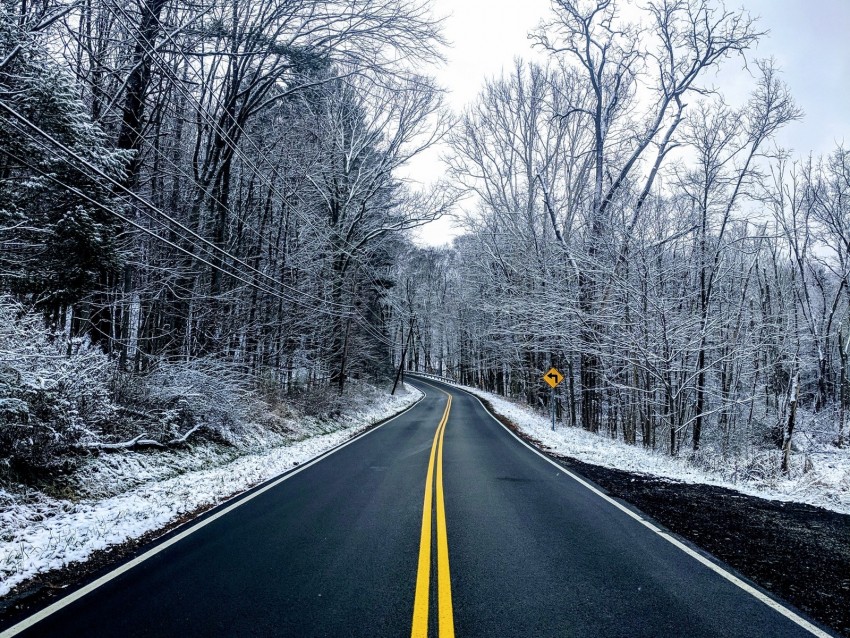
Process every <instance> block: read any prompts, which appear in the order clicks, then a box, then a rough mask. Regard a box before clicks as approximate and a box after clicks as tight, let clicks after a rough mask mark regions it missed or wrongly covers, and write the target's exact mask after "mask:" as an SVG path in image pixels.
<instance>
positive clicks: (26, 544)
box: [0, 386, 422, 596]
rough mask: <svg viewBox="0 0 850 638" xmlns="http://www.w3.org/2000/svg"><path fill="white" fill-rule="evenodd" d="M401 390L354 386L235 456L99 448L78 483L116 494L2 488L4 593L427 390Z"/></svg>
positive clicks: (266, 475) (339, 438) (236, 487)
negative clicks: (317, 414)
mask: <svg viewBox="0 0 850 638" xmlns="http://www.w3.org/2000/svg"><path fill="white" fill-rule="evenodd" d="M405 390H406V391H404V390H403V391H402V392H400V393H398V394H397V395H396V396H389V395H388V394H387V393H386V392H382V393H378V392H374V391H373V392H361V393H359V394H354V395H352V401H351V402H350V403H349V409H348V410H347V411H346V413H344V414H341V415H340V416H338V417H335V418H333V419H332V420H327V419H326V420H323V421H320V420H318V419H316V418H314V417H306V418H294V420H293V421H292V422H291V429H292V431H293V432H295V433H296V434H298V435H300V437H303V438H300V437H299V438H300V440H295V441H291V440H290V441H288V442H287V443H286V444H281V443H282V439H280V438H279V437H275V436H270V437H269V439H268V440H267V442H268V443H271V444H270V445H264V442H263V440H261V439H258V438H257V437H256V436H255V438H254V440H253V441H252V442H251V445H250V448H248V450H249V451H248V452H247V453H246V452H245V451H243V452H242V453H241V455H239V456H237V455H236V453H235V452H233V451H232V450H231V451H230V452H229V453H228V452H226V451H225V450H223V449H222V450H218V449H213V448H201V449H195V450H192V451H190V452H185V453H178V454H168V453H166V454H163V453H157V454H138V453H135V454H134V453H125V454H105V455H101V456H98V457H94V458H93V459H92V461H91V463H90V464H89V466H88V467H86V468H85V469H84V470H83V471H82V472H80V474H81V475H82V476H84V477H88V478H86V479H85V480H84V483H85V485H81V486H80V487H81V488H84V489H83V490H82V491H84V492H88V493H91V494H98V493H101V494H110V493H112V495H110V496H106V497H103V496H101V497H96V496H95V497H89V498H84V499H83V500H79V501H72V500H68V499H58V498H51V497H49V496H47V495H45V494H42V493H40V492H29V493H25V494H21V493H16V494H12V493H9V492H6V491H3V490H0V530H2V532H0V596H3V595H5V594H7V593H8V592H9V591H10V590H11V589H12V588H14V587H15V586H16V585H18V584H20V583H21V582H23V581H25V580H28V579H30V578H32V577H33V576H35V575H36V574H38V573H42V572H45V571H48V570H51V569H56V568H60V567H63V566H64V565H67V564H68V563H70V562H73V561H84V560H86V558H88V557H89V556H90V555H91V553H92V552H93V551H95V550H99V549H104V548H107V547H109V546H111V545H116V544H120V543H123V542H125V541H128V540H130V539H133V538H138V537H140V536H142V535H144V534H146V533H147V532H151V531H154V530H158V529H161V528H163V527H165V526H166V525H168V524H169V523H171V522H172V521H175V520H176V519H179V518H180V517H181V516H182V515H184V514H186V513H188V512H193V511H195V510H198V509H199V508H206V507H209V506H211V505H215V504H217V503H220V502H222V501H224V500H227V499H228V498H230V497H232V496H233V495H235V494H238V493H241V492H243V491H245V490H247V489H249V488H250V487H252V486H254V485H257V484H259V483H262V482H263V481H266V480H268V479H270V478H273V477H274V476H277V475H279V474H281V473H282V472H284V471H286V470H289V469H292V468H293V467H294V466H296V465H300V464H302V463H304V462H305V461H308V460H310V459H311V458H313V457H315V456H317V455H319V454H321V453H323V452H325V451H327V450H329V449H331V448H333V447H335V446H337V445H339V444H341V443H343V442H344V441H346V440H348V439H350V438H352V437H353V436H355V435H356V434H357V433H359V432H361V431H363V430H364V429H366V428H368V427H369V426H370V425H372V424H374V423H375V422H377V421H380V420H382V419H385V418H388V417H390V416H392V415H394V414H397V413H398V412H400V411H402V410H404V409H405V408H407V407H409V406H410V405H412V404H413V403H415V402H416V401H418V400H419V399H420V398H421V396H422V393H421V392H419V390H417V389H416V388H414V387H412V386H405ZM234 457H235V458H234ZM92 477H95V478H92ZM116 486H118V487H116ZM122 488H126V489H122ZM117 490H122V491H118V492H117V493H115V492H116V491H117Z"/></svg>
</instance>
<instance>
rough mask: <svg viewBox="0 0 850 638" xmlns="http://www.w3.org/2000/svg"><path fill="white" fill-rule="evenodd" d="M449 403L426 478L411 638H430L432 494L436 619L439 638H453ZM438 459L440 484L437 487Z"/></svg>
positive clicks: (449, 398)
mask: <svg viewBox="0 0 850 638" xmlns="http://www.w3.org/2000/svg"><path fill="white" fill-rule="evenodd" d="M446 396H447V397H448V401H447V402H446V410H445V412H443V418H442V419H441V420H440V424H439V425H438V426H437V431H436V432H435V433H434V443H433V444H432V445H431V457H430V459H429V461H428V474H427V476H426V478H425V505H424V507H423V511H422V534H421V536H420V539H419V567H418V569H417V572H416V597H415V598H414V600H413V629H412V631H411V632H410V635H411V638H427V636H428V602H429V598H430V578H431V510H432V503H433V500H432V499H433V493H434V491H436V493H437V618H438V627H439V634H438V635H439V636H440V638H454V635H455V628H454V616H453V614H452V584H451V580H450V579H449V544H448V540H447V538H446V507H445V500H444V498H443V436H444V435H445V433H446V422H447V421H448V420H449V411H450V410H451V408H452V397H451V395H450V394H448V393H446ZM435 459H436V468H437V471H436V473H437V482H436V485H435V484H434V466H435V463H434V461H435Z"/></svg>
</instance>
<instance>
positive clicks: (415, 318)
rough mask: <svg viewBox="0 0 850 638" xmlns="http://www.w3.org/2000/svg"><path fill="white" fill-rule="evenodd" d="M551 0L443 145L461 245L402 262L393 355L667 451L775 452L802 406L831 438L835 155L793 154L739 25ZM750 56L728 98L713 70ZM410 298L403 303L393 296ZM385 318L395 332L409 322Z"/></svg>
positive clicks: (849, 346)
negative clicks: (401, 338) (530, 49)
mask: <svg viewBox="0 0 850 638" xmlns="http://www.w3.org/2000/svg"><path fill="white" fill-rule="evenodd" d="M621 9H622V6H621V3H617V2H615V1H613V0H593V1H573V0H556V1H555V2H553V11H552V15H551V18H550V19H549V20H548V21H547V22H546V23H544V24H542V25H541V26H540V27H539V28H538V29H537V30H536V31H535V32H534V33H532V34H531V36H530V37H531V38H532V39H533V41H534V42H535V44H536V46H537V47H538V49H539V50H541V51H543V52H544V53H545V59H544V60H543V61H540V62H527V61H522V60H517V61H516V63H515V66H514V67H513V68H511V69H508V70H507V71H506V72H505V73H503V75H502V76H501V77H499V78H495V79H493V80H491V81H488V82H487V83H486V86H485V87H484V89H483V91H482V92H481V94H480V95H479V97H478V98H477V100H476V101H475V102H474V103H473V104H471V105H470V106H469V107H468V108H467V109H466V110H465V112H464V113H463V114H462V116H461V118H460V121H459V123H458V125H456V126H455V127H454V128H453V129H452V131H451V133H450V139H449V143H450V148H451V151H450V153H449V154H448V158H447V162H448V170H449V174H450V175H451V177H452V179H453V180H455V181H456V182H457V183H459V184H461V185H462V186H463V188H464V189H465V191H466V192H467V193H469V194H470V195H471V197H470V199H469V200H467V201H468V202H469V204H468V205H467V209H468V210H469V212H468V214H467V215H466V218H465V219H464V228H465V230H466V232H465V233H464V234H463V235H462V236H460V237H459V238H458V239H457V240H456V241H455V243H454V245H453V246H452V247H451V248H448V249H424V250H423V249H420V250H417V251H415V253H414V254H413V255H412V257H411V259H410V260H409V262H408V263H406V264H405V265H404V267H403V268H402V271H403V273H404V276H407V277H408V278H409V280H410V284H409V285H410V286H412V287H415V289H416V294H415V295H412V296H411V302H410V303H407V304H406V305H405V308H406V309H407V312H408V313H409V317H410V321H411V326H412V327H411V330H410V331H411V333H412V334H413V337H414V347H413V350H412V351H411V352H410V353H409V354H408V361H407V365H408V366H409V367H411V368H415V369H419V370H427V371H430V372H436V373H438V374H445V375H449V376H452V377H454V378H456V379H458V380H460V381H461V382H463V383H468V384H473V385H477V386H479V387H482V388H485V389H487V390H490V391H494V392H498V393H501V394H503V395H506V396H510V397H516V398H521V399H522V400H524V401H525V402H527V403H528V404H529V405H532V406H538V407H540V408H544V407H545V408H548V407H550V406H549V401H550V395H549V388H548V387H547V386H545V385H544V384H543V382H542V375H543V373H544V372H545V371H546V370H548V369H549V368H550V367H552V366H554V367H556V368H558V369H559V370H560V371H561V372H562V373H563V374H564V375H565V377H566V380H565V381H564V383H563V384H562V385H561V386H560V387H559V388H558V391H557V393H556V394H555V395H554V396H555V401H556V409H557V413H558V416H559V418H560V419H561V420H562V421H563V422H565V423H568V424H571V425H576V426H580V427H583V428H585V429H587V430H590V431H592V432H599V433H604V434H606V435H608V436H611V437H615V438H619V439H621V440H624V441H626V442H628V443H632V444H639V445H643V446H646V447H648V448H652V449H658V450H664V451H666V452H667V453H669V454H672V455H677V454H687V455H689V456H692V457H695V458H703V457H705V456H706V454H707V453H708V451H710V452H711V453H712V454H714V453H717V454H722V456H723V457H724V458H737V457H739V456H747V455H748V454H750V452H752V450H754V449H759V450H762V449H765V447H766V448H768V449H769V448H773V449H776V450H780V451H781V452H780V453H779V454H778V458H779V459H780V465H781V468H782V469H783V470H784V471H788V469H789V455H790V452H791V449H792V444H793V434H794V428H795V425H796V424H798V423H799V420H800V418H801V416H800V415H801V414H805V416H806V418H807V419H810V420H814V422H816V423H817V424H819V426H818V427H820V429H821V430H822V431H823V436H824V437H829V439H830V440H831V441H832V442H833V444H834V445H837V446H838V447H842V446H843V445H844V444H845V441H846V421H847V411H848V401H850V386H848V352H850V328H848V321H850V294H848V292H850V291H848V268H850V252H848V250H850V198H848V195H850V153H848V151H847V150H845V149H844V148H842V147H839V148H836V149H835V151H834V152H832V153H831V154H829V155H828V156H825V157H821V158H815V157H812V156H808V157H806V156H802V157H794V156H792V155H791V153H790V152H789V151H787V150H785V149H783V148H780V147H779V146H778V143H777V141H776V134H777V132H778V131H779V130H781V129H782V128H783V127H785V126H786V125H788V124H789V123H792V122H794V121H796V120H799V119H801V117H802V113H801V111H800V109H799V108H798V107H797V106H796V105H795V102H794V100H793V97H792V96H791V94H790V92H789V90H788V88H787V86H786V85H785V84H784V83H783V82H782V79H781V77H780V74H779V72H778V70H777V69H776V66H775V64H774V62H773V61H772V60H752V59H750V60H748V58H747V56H748V51H749V50H750V49H751V48H752V47H753V46H754V45H755V44H756V43H757V42H758V40H759V39H760V38H762V37H763V36H764V34H763V33H762V32H760V30H759V27H758V24H757V22H755V21H754V20H753V19H752V18H751V17H750V16H749V15H748V14H747V13H746V12H745V11H743V10H738V11H732V10H727V9H726V8H724V7H723V6H722V5H720V4H718V3H713V2H708V1H702V0H693V1H684V0H682V1H677V0H652V1H650V2H647V3H645V5H644V6H643V8H642V9H641V11H642V15H641V17H640V21H639V22H632V21H630V20H629V19H627V18H626V17H624V15H623V14H622V13H621ZM730 59H736V60H738V61H739V62H740V60H741V59H743V60H744V61H745V62H747V61H748V68H749V70H750V72H751V75H752V86H751V93H750V96H749V98H748V99H747V100H746V102H745V103H743V104H741V105H739V106H735V105H730V104H729V103H728V102H727V101H726V100H725V99H724V96H723V93H722V87H720V88H717V87H715V86H713V82H714V81H715V75H714V72H715V71H716V69H717V68H718V67H719V66H720V65H721V64H723V63H724V62H726V61H728V60H730ZM400 301H401V302H402V303H403V302H404V299H403V298H400ZM402 321H403V320H401V319H400V320H399V326H400V328H399V329H401V323H402Z"/></svg>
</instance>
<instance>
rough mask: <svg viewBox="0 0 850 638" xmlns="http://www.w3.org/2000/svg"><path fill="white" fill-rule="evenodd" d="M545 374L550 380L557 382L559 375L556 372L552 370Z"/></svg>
mask: <svg viewBox="0 0 850 638" xmlns="http://www.w3.org/2000/svg"><path fill="white" fill-rule="evenodd" d="M546 376H547V377H549V378H550V379H552V381H554V382H555V383H558V377H559V376H560V375H558V374H556V373H554V372H552V373H550V374H547V375H546Z"/></svg>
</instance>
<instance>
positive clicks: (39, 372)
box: [0, 296, 115, 471]
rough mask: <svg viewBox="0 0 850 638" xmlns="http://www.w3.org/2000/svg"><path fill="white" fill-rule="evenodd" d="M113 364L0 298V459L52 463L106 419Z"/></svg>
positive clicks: (10, 463)
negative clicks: (70, 341)
mask: <svg viewBox="0 0 850 638" xmlns="http://www.w3.org/2000/svg"><path fill="white" fill-rule="evenodd" d="M111 369H112V365H111V362H110V360H109V358H108V357H107V356H106V355H105V354H103V352H102V351H101V350H100V349H99V348H96V347H92V346H91V345H90V344H89V343H88V341H87V340H85V339H82V340H78V341H76V342H74V343H72V344H70V348H69V344H68V343H67V342H66V340H65V339H64V337H63V336H62V335H57V334H53V333H52V332H51V330H49V329H48V328H46V327H45V324H44V319H43V317H42V316H41V315H40V314H36V313H29V312H26V311H25V309H24V308H23V307H22V306H21V305H20V304H18V303H16V302H14V301H13V300H12V299H11V298H9V297H7V296H0V463H3V464H5V465H6V466H7V467H8V468H12V469H16V470H19V471H28V470H44V469H53V468H55V467H57V466H59V465H63V464H65V463H66V461H67V459H65V458H63V455H64V454H65V453H66V452H68V451H69V450H71V449H72V448H74V447H76V446H77V445H79V444H80V443H82V442H85V441H89V440H93V439H95V438H97V437H98V432H100V431H102V430H103V428H104V427H106V426H108V424H109V423H110V422H111V421H112V419H113V417H114V413H115V407H114V405H113V403H112V400H111V398H110V395H109V382H110V377H111Z"/></svg>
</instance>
